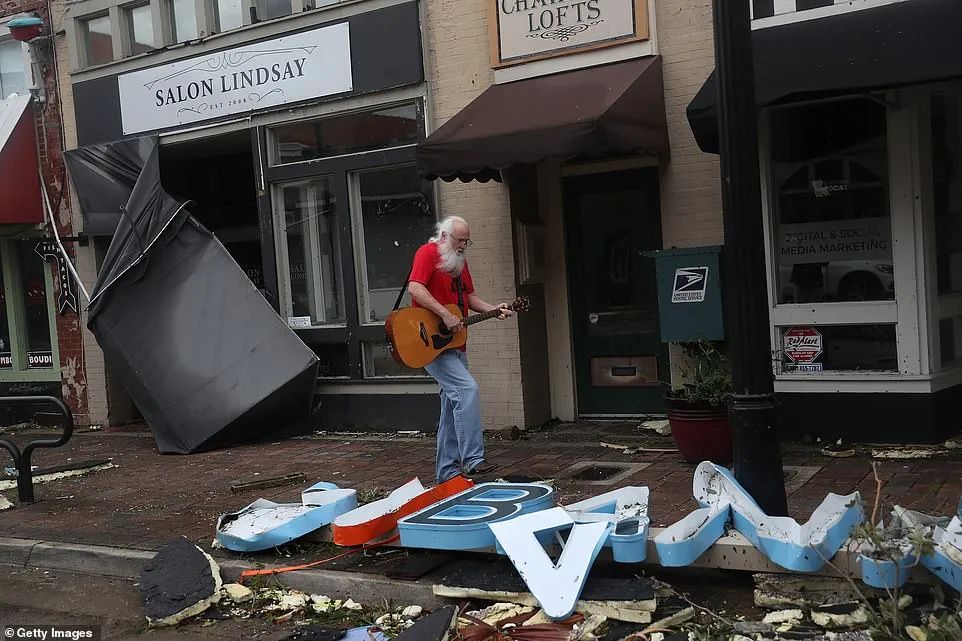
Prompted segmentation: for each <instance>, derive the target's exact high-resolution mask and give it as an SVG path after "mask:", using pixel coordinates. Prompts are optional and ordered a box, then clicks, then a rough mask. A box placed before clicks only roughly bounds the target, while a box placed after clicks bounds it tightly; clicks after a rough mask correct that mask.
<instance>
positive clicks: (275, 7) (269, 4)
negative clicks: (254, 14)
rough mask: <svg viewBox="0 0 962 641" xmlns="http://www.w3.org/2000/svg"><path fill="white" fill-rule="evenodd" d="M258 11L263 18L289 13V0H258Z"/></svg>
mask: <svg viewBox="0 0 962 641" xmlns="http://www.w3.org/2000/svg"><path fill="white" fill-rule="evenodd" d="M258 13H259V14H261V15H263V19H264V20H271V19H272V18H281V17H283V16H289V15H291V0H260V1H259V3H258Z"/></svg>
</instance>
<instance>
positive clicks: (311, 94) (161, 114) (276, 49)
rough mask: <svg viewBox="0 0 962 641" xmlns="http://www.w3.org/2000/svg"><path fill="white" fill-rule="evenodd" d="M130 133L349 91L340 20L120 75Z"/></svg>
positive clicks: (346, 30)
mask: <svg viewBox="0 0 962 641" xmlns="http://www.w3.org/2000/svg"><path fill="white" fill-rule="evenodd" d="M118 84H119V89H120V110H121V119H122V122H123V132H124V134H125V135H128V134H135V133H141V132H144V131H153V130H157V129H164V128H167V127H174V126H178V125H184V124H188V123H192V122H199V121H203V120H209V119H211V118H219V117H222V116H227V115H231V114H236V113H243V112H248V111H253V110H255V109H262V108H264V107H269V106H272V105H283V104H288V103H294V102H299V101H302V100H309V99H311V98H318V97H321V96H327V95H331V94H336V93H342V92H346V91H351V90H352V89H353V78H352V73H351V42H350V26H349V25H348V23H346V22H344V23H340V24H336V25H333V26H329V27H322V28H320V29H313V30H311V31H304V32H302V33H297V34H293V35H290V36H283V37H281V38H275V39H273V40H268V41H264V42H258V43H253V44H249V45H245V46H243V47H238V48H236V49H228V50H226V51H220V52H217V53H213V54H209V55H205V56H200V57H196V58H190V59H187V60H181V61H178V62H174V63H171V64H167V65H161V66H158V67H152V68H150V69H144V70H142V71H136V72H133V73H129V74H125V75H122V76H120V77H119V78H118Z"/></svg>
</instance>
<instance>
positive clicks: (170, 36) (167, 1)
mask: <svg viewBox="0 0 962 641" xmlns="http://www.w3.org/2000/svg"><path fill="white" fill-rule="evenodd" d="M160 1H161V3H162V4H161V19H162V25H161V30H162V32H163V35H164V43H165V44H167V45H178V44H182V43H184V42H190V41H192V40H197V39H198V38H200V34H201V31H202V27H201V25H202V24H206V23H207V19H206V17H205V16H206V14H207V6H208V5H209V4H210V3H209V2H208V1H207V0H188V4H189V5H190V7H191V10H192V13H191V15H192V16H193V19H194V35H193V36H192V37H190V38H181V37H180V36H178V34H177V19H176V16H177V12H176V10H175V9H174V1H175V0H160Z"/></svg>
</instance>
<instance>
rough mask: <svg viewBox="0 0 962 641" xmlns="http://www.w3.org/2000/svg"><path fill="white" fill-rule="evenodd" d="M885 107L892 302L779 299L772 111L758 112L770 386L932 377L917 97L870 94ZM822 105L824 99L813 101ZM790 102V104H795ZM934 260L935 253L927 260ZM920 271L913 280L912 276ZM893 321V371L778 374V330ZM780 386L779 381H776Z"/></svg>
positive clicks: (789, 387)
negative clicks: (923, 259)
mask: <svg viewBox="0 0 962 641" xmlns="http://www.w3.org/2000/svg"><path fill="white" fill-rule="evenodd" d="M866 97H867V96H866V95H865V94H857V95H848V96H839V97H837V98H831V99H828V100H829V101H839V100H847V99H853V98H866ZM868 97H870V98H872V99H874V100H876V101H880V102H881V103H882V104H884V105H885V108H886V138H887V145H886V156H887V168H888V181H889V187H888V196H889V216H890V220H891V224H892V230H891V231H892V264H893V266H894V269H895V299H894V300H880V301H855V302H823V303H779V302H778V301H779V300H780V291H779V288H780V276H779V270H780V263H779V259H778V249H777V242H776V241H777V239H776V237H775V230H776V228H777V220H776V204H775V198H776V193H775V189H774V182H773V181H774V167H773V163H772V149H771V133H772V130H771V126H772V125H771V110H772V109H777V108H778V107H770V108H767V109H765V110H763V111H762V114H761V117H760V119H759V120H760V127H759V156H760V159H761V163H760V165H761V185H762V209H763V216H762V221H763V228H764V238H765V262H766V276H767V286H768V301H769V328H770V332H771V349H772V363H773V373H774V375H775V380H776V391H819V390H818V386H810V388H808V389H806V386H805V385H804V384H803V383H808V382H812V381H821V382H825V381H839V380H846V381H857V382H862V383H864V382H871V381H875V382H876V383H879V384H880V385H881V386H882V387H885V385H884V382H885V381H891V380H900V379H907V378H911V377H915V378H918V377H924V376H926V375H928V374H930V372H931V369H930V363H929V360H930V358H929V357H930V352H931V350H930V349H926V348H924V341H925V336H924V334H923V332H924V329H923V328H924V327H925V326H926V322H925V320H924V316H925V315H926V310H925V309H924V308H925V305H924V304H923V303H921V302H920V301H924V300H926V295H925V291H926V290H925V288H926V279H925V278H924V276H923V275H922V274H921V273H920V272H919V262H920V260H921V256H923V251H922V250H923V247H922V245H921V231H922V225H923V216H922V211H921V204H920V202H919V199H916V198H913V195H914V194H917V193H918V191H919V188H920V186H921V184H922V181H921V180H920V178H919V164H918V156H919V152H920V147H919V144H918V135H917V134H918V132H917V129H918V119H919V112H918V100H917V98H916V97H915V96H914V95H913V94H912V93H911V92H908V91H889V92H881V93H877V94H870V95H869V96H868ZM813 102H822V101H813ZM797 104H798V103H795V105H793V106H797ZM933 260H934V257H933ZM917 276H918V277H917ZM879 324H886V325H887V324H893V325H895V332H896V357H897V359H898V368H897V369H896V370H895V371H884V370H829V371H822V372H807V373H800V372H799V373H796V372H784V371H782V366H781V362H782V333H783V330H784V328H786V327H792V326H811V327H815V328H816V329H817V328H818V327H819V326H835V325H879ZM779 383H782V385H779Z"/></svg>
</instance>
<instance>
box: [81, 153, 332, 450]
mask: <svg viewBox="0 0 962 641" xmlns="http://www.w3.org/2000/svg"><path fill="white" fill-rule="evenodd" d="M149 143H150V148H149V153H148V154H147V156H146V161H145V164H144V167H143V170H142V172H141V173H140V176H139V178H138V179H137V181H136V184H135V186H134V188H133V190H132V191H131V194H130V198H129V200H128V201H127V204H126V206H125V210H126V213H125V215H124V216H122V217H121V219H120V220H119V223H118V226H117V230H116V234H115V235H114V239H113V241H112V242H111V244H110V248H109V249H108V250H107V255H106V257H105V258H104V263H103V266H102V268H101V271H100V274H99V277H98V280H97V284H96V285H95V287H94V291H93V293H92V299H91V304H90V308H89V312H90V315H89V320H88V327H89V328H90V330H91V331H92V332H93V334H94V336H95V337H96V338H97V342H98V343H99V344H100V346H101V348H102V349H103V350H104V353H105V354H106V356H107V358H108V360H109V362H110V364H111V366H112V367H114V368H115V369H116V371H117V373H118V374H119V378H120V380H121V381H122V382H123V384H124V386H125V387H126V389H127V391H128V393H129V394H130V395H131V397H132V398H133V400H134V402H135V403H136V404H137V407H138V408H139V409H140V411H141V413H142V414H143V416H144V418H145V419H146V420H147V423H148V425H150V427H151V429H152V430H153V433H154V438H155V439H156V441H157V447H158V449H159V450H160V451H161V452H176V453H182V454H185V453H190V452H196V451H201V450H206V449H211V448H214V447H219V446H223V445H226V444H230V443H236V442H239V441H243V440H248V439H252V438H256V437H259V436H266V435H268V434H271V433H274V432H277V431H279V430H282V429H284V428H287V427H288V426H289V425H290V424H291V423H293V422H294V421H297V420H299V419H305V418H307V416H308V415H309V412H310V406H311V400H312V397H313V390H314V382H315V379H316V375H317V362H318V361H317V357H316V356H315V355H314V353H313V352H312V351H311V350H310V349H308V347H307V346H306V345H304V343H303V342H302V341H301V340H300V339H299V338H298V337H297V335H296V334H294V332H293V331H292V330H291V329H290V328H289V327H288V326H287V324H286V323H284V321H282V320H281V318H280V317H279V316H278V315H277V313H276V312H275V311H274V310H273V309H272V308H271V306H270V305H269V304H268V303H267V301H266V300H265V299H264V297H263V295H261V294H260V292H258V291H257V289H255V287H254V285H253V283H251V281H250V279H248V278H247V276H246V274H245V273H244V271H243V270H242V269H241V268H240V266H238V265H237V263H236V262H235V261H234V259H233V258H232V257H231V256H230V254H229V253H228V252H227V250H226V249H224V246H223V245H221V243H220V242H219V241H218V240H217V239H216V238H215V237H214V235H213V234H212V233H211V232H210V231H208V230H207V229H205V228H204V227H203V226H202V225H201V224H200V223H198V222H197V221H196V220H194V219H193V218H192V217H191V216H190V214H189V212H188V209H187V207H186V204H185V203H183V202H181V201H178V200H176V199H174V198H173V197H171V196H170V195H169V194H167V192H165V191H164V189H163V187H162V186H161V181H160V164H159V155H158V148H157V140H156V138H153V139H151V140H150V141H149Z"/></svg>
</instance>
